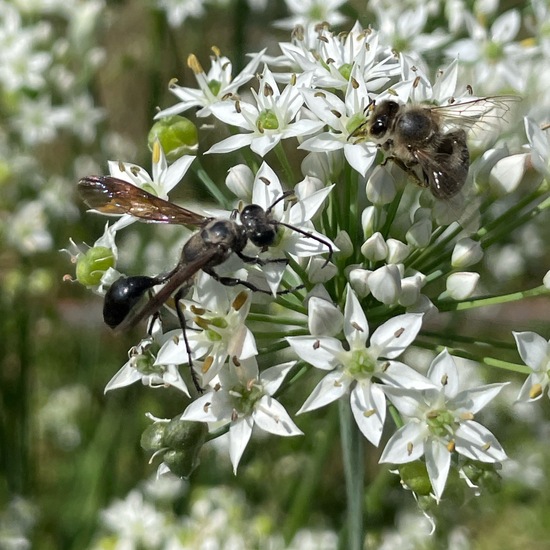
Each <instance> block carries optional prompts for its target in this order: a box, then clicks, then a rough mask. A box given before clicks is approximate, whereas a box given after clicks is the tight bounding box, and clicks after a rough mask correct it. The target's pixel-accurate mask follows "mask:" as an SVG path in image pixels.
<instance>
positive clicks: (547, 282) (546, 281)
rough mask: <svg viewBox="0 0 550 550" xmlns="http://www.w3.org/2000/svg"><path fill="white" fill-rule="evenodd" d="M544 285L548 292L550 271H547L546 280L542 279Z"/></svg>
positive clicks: (549, 288)
mask: <svg viewBox="0 0 550 550" xmlns="http://www.w3.org/2000/svg"><path fill="white" fill-rule="evenodd" d="M542 284H543V285H544V286H545V287H546V288H547V289H548V290H550V271H547V272H546V275H545V276H544V278H543V279H542Z"/></svg>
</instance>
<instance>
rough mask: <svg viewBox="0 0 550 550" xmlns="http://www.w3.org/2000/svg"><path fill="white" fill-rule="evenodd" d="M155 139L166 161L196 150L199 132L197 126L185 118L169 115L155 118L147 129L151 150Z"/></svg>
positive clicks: (172, 160)
mask: <svg viewBox="0 0 550 550" xmlns="http://www.w3.org/2000/svg"><path fill="white" fill-rule="evenodd" d="M157 139H158V140H159V142H160V145H161V147H162V150H163V151H164V154H165V155H166V158H167V159H168V161H170V162H174V161H175V160H177V159H179V158H180V157H182V156H183V155H189V154H192V153H194V152H196V150H197V146H198V142H199V134H198V130H197V127H196V126H195V125H194V124H193V123H192V122H191V121H190V120H188V119H187V118H184V117H181V116H169V117H166V118H161V119H160V120H157V121H156V122H155V123H154V124H153V126H152V128H151V130H150V131H149V136H148V138H147V141H148V143H149V148H150V149H151V151H152V150H153V145H154V143H155V140H157Z"/></svg>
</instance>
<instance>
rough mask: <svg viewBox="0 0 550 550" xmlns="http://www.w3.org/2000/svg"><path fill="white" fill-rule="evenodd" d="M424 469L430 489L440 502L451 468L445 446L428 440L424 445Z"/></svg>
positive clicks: (448, 453) (449, 457)
mask: <svg viewBox="0 0 550 550" xmlns="http://www.w3.org/2000/svg"><path fill="white" fill-rule="evenodd" d="M424 454H425V456H426V469H427V470H428V476H429V478H430V482H431V484H432V489H433V491H434V494H435V498H436V500H437V502H439V501H440V500H441V496H442V495H443V491H444V490H445V484H446V483H447V477H448V476H449V468H450V466H451V453H450V452H449V450H448V449H447V446H446V445H445V444H443V443H442V442H441V441H439V440H437V439H430V440H428V441H427V442H426V445H425V453H424Z"/></svg>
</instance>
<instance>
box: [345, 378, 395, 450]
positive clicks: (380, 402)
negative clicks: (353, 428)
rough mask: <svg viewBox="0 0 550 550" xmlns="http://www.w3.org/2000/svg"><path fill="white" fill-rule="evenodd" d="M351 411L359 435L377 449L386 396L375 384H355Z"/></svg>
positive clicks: (384, 416)
mask: <svg viewBox="0 0 550 550" xmlns="http://www.w3.org/2000/svg"><path fill="white" fill-rule="evenodd" d="M350 405H351V411H352V412H353V416H354V418H355V422H357V426H359V429H360V430H361V433H362V434H363V435H364V436H365V437H366V438H367V439H368V440H369V441H370V442H371V443H372V444H373V445H374V446H375V447H378V444H379V443H380V438H381V437H382V430H383V428H384V421H385V420H386V396H385V395H384V392H383V391H382V390H381V389H380V387H379V386H378V385H377V384H372V383H370V382H364V383H357V384H356V385H355V387H354V388H353V389H352V390H351V396H350Z"/></svg>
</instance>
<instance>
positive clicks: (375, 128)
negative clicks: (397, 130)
mask: <svg viewBox="0 0 550 550" xmlns="http://www.w3.org/2000/svg"><path fill="white" fill-rule="evenodd" d="M387 129H388V117H387V116H380V117H378V118H377V119H376V120H375V121H374V122H373V123H372V126H371V127H370V133H371V135H373V136H374V137H379V136H381V135H382V134H384V133H385V132H386V130H387Z"/></svg>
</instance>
